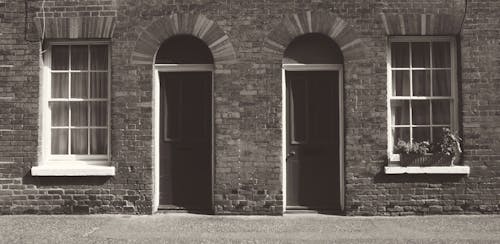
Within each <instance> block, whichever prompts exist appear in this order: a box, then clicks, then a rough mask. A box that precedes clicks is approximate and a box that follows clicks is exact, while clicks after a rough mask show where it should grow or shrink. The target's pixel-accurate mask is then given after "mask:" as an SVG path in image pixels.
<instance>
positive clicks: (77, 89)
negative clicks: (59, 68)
mask: <svg viewBox="0 0 500 244" xmlns="http://www.w3.org/2000/svg"><path fill="white" fill-rule="evenodd" d="M87 82H88V80H87V73H72V74H71V97H72V98H87V90H88V87H87V84H88V83H87Z"/></svg>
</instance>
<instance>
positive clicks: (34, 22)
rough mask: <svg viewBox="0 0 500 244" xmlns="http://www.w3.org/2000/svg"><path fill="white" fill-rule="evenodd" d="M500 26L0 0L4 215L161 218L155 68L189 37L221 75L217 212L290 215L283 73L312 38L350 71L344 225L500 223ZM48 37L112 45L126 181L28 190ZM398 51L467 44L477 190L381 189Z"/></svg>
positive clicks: (413, 10)
mask: <svg viewBox="0 0 500 244" xmlns="http://www.w3.org/2000/svg"><path fill="white" fill-rule="evenodd" d="M42 7H43V8H42ZM42 10H43V11H42ZM499 13H500V2H498V1H496V0H486V1H485V0H467V2H465V0H453V1H445V0H442V1H428V0H418V1H402V0H370V1H361V0H356V1H351V0H335V1H324V0H304V1H294V0H277V1H264V0H256V1H206V0H184V1H163V0H148V1H137V0H85V1H77V0H51V1H49V0H46V1H41V0H30V1H27V2H25V1H22V0H12V1H10V0H9V1H7V0H0V32H1V35H0V213H2V214H21V213H75V214H76V213H141V214H144V213H146V214H147V213H152V205H153V197H154V194H153V189H154V184H155V182H154V177H153V175H154V170H155V168H154V164H153V136H152V133H153V132H152V131H153V128H152V124H153V123H152V120H153V118H152V116H153V115H152V114H153V101H152V92H153V83H152V79H153V73H152V63H153V62H154V54H155V52H156V50H157V49H158V48H159V46H160V45H161V43H162V42H163V41H164V40H165V39H166V38H168V37H170V36H173V35H175V34H177V33H183V34H186V33H189V34H193V35H194V36H197V37H199V38H200V39H202V40H204V41H205V42H206V43H207V45H208V46H209V48H210V50H211V51H212V54H213V56H214V60H215V66H216V67H215V71H214V85H215V89H214V107H215V110H214V117H215V120H214V121H215V123H214V127H215V134H214V140H215V145H214V153H215V163H214V189H213V192H214V194H213V197H214V206H213V208H214V212H215V213H216V214H272V215H279V214H282V213H283V190H284V188H283V185H282V183H283V181H282V178H283V167H282V158H281V154H282V128H283V125H282V118H281V111H282V108H281V106H282V77H281V64H282V57H283V52H284V49H285V48H286V47H287V45H288V44H289V43H290V41H291V40H292V39H293V38H295V37H297V36H299V35H300V34H302V33H310V32H319V33H323V34H325V35H328V36H330V37H331V38H332V40H334V41H335V42H336V43H337V44H338V45H339V47H340V48H341V49H342V52H343V55H344V117H345V121H344V122H345V149H344V150H345V151H344V154H345V214H348V215H415V214H463V213H467V214H468V213H500V176H499V174H500V144H499V143H498V142H497V141H498V140H497V139H498V138H500V122H498V121H500V120H499V119H500V118H498V117H499V116H500V112H499V111H500V98H499V96H498V93H500V74H499V72H498V71H499V70H500V22H499V19H500V15H499ZM464 14H465V16H464ZM44 17H45V18H44ZM176 18H177V19H176ZM296 19H298V21H296ZM179 21H180V22H182V21H187V22H186V23H188V24H186V25H181V26H184V27H185V28H184V27H183V28H184V29H178V30H176V31H174V30H173V29H172V30H169V29H168V28H167V27H165V26H167V25H170V24H171V23H179ZM44 26H45V28H44ZM84 26H85V27H84ZM299 26H300V27H302V30H301V28H300V27H299ZM162 28H164V29H162ZM42 34H43V35H44V37H45V38H47V39H57V38H59V39H61V38H64V39H72V38H74V39H84V38H108V37H110V38H109V39H110V41H111V49H112V51H111V53H112V56H111V63H112V83H111V165H112V166H114V167H115V169H116V175H115V176H114V177H35V176H31V174H30V169H31V167H32V166H36V165H37V164H38V160H39V151H40V145H39V140H40V139H39V134H40V129H39V124H40V119H39V116H40V115H39V105H40V104H39V103H40V94H39V93H40V74H39V72H40V63H39V58H40V56H39V55H40V37H41V36H42ZM388 35H456V36H457V40H458V46H459V48H458V52H459V55H458V56H459V57H458V58H459V59H458V63H459V75H458V83H459V100H460V114H459V117H460V120H461V121H460V131H461V132H462V136H463V138H464V143H463V144H464V145H463V147H464V154H463V159H462V163H463V164H464V165H468V166H470V167H471V174H470V175H469V176H460V175H453V176H429V175H411V176H410V175H397V176H394V175H393V176H391V175H386V174H385V173H384V166H385V165H387V101H386V98H387V85H386V84H387V71H386V67H387V60H386V58H387V57H386V51H387V50H386V44H387V36H388ZM327 189H328V188H327V186H325V191H326V190H327Z"/></svg>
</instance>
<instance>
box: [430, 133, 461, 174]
mask: <svg viewBox="0 0 500 244" xmlns="http://www.w3.org/2000/svg"><path fill="white" fill-rule="evenodd" d="M461 142H462V138H460V137H459V136H458V133H457V132H456V131H452V130H450V128H443V134H442V136H441V139H440V141H439V142H437V144H436V147H437V150H436V151H439V152H440V153H442V154H443V155H446V156H448V157H451V166H453V165H455V163H456V162H458V161H459V159H460V155H461V154H462V148H461V144H460V143H461Z"/></svg>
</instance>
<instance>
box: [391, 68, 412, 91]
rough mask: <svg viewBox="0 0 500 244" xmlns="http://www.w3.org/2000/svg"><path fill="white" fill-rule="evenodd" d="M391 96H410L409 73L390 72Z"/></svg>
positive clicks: (401, 71)
mask: <svg viewBox="0 0 500 244" xmlns="http://www.w3.org/2000/svg"><path fill="white" fill-rule="evenodd" d="M392 90H393V91H392V95H393V96H409V95H410V72H409V71H407V70H397V71H396V70H395V71H392Z"/></svg>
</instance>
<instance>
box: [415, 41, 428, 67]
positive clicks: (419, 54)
mask: <svg viewBox="0 0 500 244" xmlns="http://www.w3.org/2000/svg"><path fill="white" fill-rule="evenodd" d="M411 55H412V59H411V62H412V67H413V68H429V67H431V59H430V57H431V55H430V45H429V43H428V42H412V43H411Z"/></svg>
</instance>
